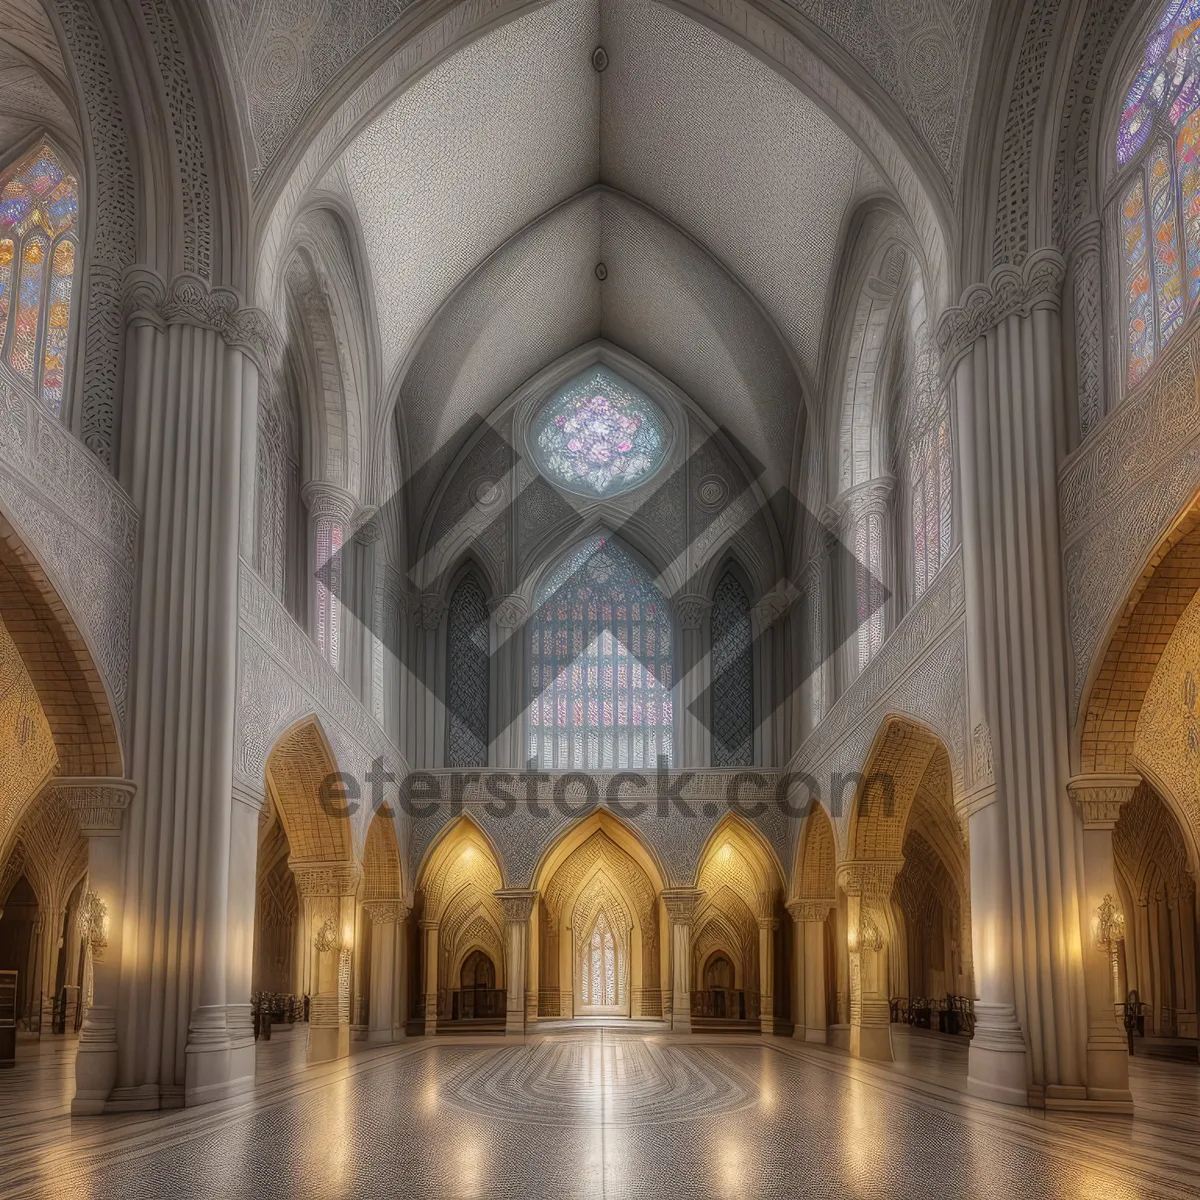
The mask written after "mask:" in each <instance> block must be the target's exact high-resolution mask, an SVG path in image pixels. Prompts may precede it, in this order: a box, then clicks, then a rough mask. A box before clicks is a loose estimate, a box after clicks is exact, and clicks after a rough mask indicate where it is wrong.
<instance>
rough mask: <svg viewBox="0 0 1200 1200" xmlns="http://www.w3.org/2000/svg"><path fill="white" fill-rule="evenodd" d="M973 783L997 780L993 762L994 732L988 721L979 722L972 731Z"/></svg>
mask: <svg viewBox="0 0 1200 1200" xmlns="http://www.w3.org/2000/svg"><path fill="white" fill-rule="evenodd" d="M971 769H972V776H971V779H972V782H973V783H975V784H982V783H991V782H992V781H993V780H994V779H995V764H994V762H993V760H992V731H991V730H990V729H989V728H988V726H987V722H986V721H979V722H977V723H976V725H975V728H974V729H973V730H972V731H971Z"/></svg>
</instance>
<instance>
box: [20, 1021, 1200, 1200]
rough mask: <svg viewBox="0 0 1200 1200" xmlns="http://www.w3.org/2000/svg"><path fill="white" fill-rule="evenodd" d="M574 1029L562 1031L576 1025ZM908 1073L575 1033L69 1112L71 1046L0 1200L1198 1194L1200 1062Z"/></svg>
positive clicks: (287, 1046)
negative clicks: (986, 1077)
mask: <svg viewBox="0 0 1200 1200" xmlns="http://www.w3.org/2000/svg"><path fill="white" fill-rule="evenodd" d="M564 1024H565V1023H564ZM896 1046H897V1062H896V1063H894V1064H892V1065H890V1066H886V1067H884V1066H876V1065H872V1064H865V1063H861V1062H855V1061H852V1060H851V1059H849V1058H847V1057H846V1056H845V1055H844V1054H841V1053H839V1052H837V1051H834V1050H828V1049H826V1048H824V1047H820V1046H811V1045H805V1044H803V1043H797V1042H793V1041H791V1040H789V1039H785V1038H769V1039H762V1038H743V1037H732V1038H731V1037H721V1036H696V1037H692V1038H688V1039H676V1038H671V1037H670V1036H668V1035H665V1034H664V1033H662V1032H659V1031H657V1030H653V1031H647V1030H638V1029H632V1028H630V1027H629V1026H628V1025H626V1026H625V1027H623V1028H622V1027H620V1026H617V1025H610V1026H607V1027H606V1026H603V1025H595V1026H590V1027H588V1028H579V1027H575V1028H569V1027H564V1025H563V1024H560V1025H558V1026H557V1027H556V1028H553V1029H550V1030H547V1031H540V1032H539V1033H537V1034H536V1035H531V1036H530V1037H529V1038H528V1039H526V1041H525V1042H524V1043H523V1044H521V1043H514V1042H511V1041H504V1040H501V1039H498V1038H472V1037H466V1036H464V1037H458V1038H429V1039H427V1038H413V1039H410V1040H408V1041H406V1042H404V1043H402V1044H400V1045H398V1046H385V1047H367V1046H363V1045H358V1044H356V1046H355V1053H354V1054H353V1055H352V1057H351V1059H350V1060H349V1061H348V1062H343V1063H338V1064H328V1065H326V1066H323V1067H319V1068H307V1067H305V1065H304V1043H303V1030H301V1029H297V1030H294V1031H287V1032H284V1033H283V1034H282V1035H279V1034H277V1036H276V1037H275V1038H273V1039H272V1041H271V1042H269V1043H260V1046H259V1069H258V1082H257V1086H256V1089H255V1092H254V1094H253V1095H252V1096H247V1097H241V1098H239V1099H236V1100H231V1101H226V1102H223V1103H221V1104H214V1105H208V1106H205V1107H201V1108H196V1109H188V1110H177V1111H174V1112H157V1113H143V1114H129V1115H126V1116H120V1117H102V1118H86V1119H77V1120H74V1121H72V1120H71V1118H70V1116H69V1115H68V1113H67V1105H68V1104H69V1100H70V1090H71V1086H70V1085H71V1078H70V1077H71V1067H72V1061H73V1057H74V1053H73V1049H72V1047H71V1044H70V1043H62V1042H57V1043H47V1044H45V1045H43V1046H41V1047H38V1046H35V1045H32V1044H23V1045H22V1046H21V1047H20V1048H19V1056H20V1065H19V1066H18V1068H17V1070H16V1071H13V1072H5V1073H4V1074H3V1075H2V1076H0V1121H2V1125H0V1128H3V1129H4V1131H5V1137H4V1140H3V1145H4V1149H5V1153H4V1155H3V1156H0V1195H4V1196H6V1197H9V1196H19V1195H45V1196H51V1195H53V1196H68V1197H76V1196H79V1197H84V1196H86V1197H110V1196H121V1197H123V1198H129V1200H134V1198H137V1197H159V1196H164V1197H165V1196H169V1197H171V1198H172V1200H176V1198H182V1197H188V1196H200V1195H220V1196H245V1197H255V1198H257V1197H276V1196H278V1197H281V1198H282V1197H288V1198H293V1197H306V1196H313V1197H325V1196H340V1195H351V1194H353V1195H380V1196H383V1195H397V1196H403V1197H442V1196H462V1197H468V1196H487V1197H499V1198H503V1197H509V1196H511V1197H525V1196H530V1197H541V1196H547V1197H568V1196H580V1197H584V1196H586V1197H619V1196H670V1197H687V1196H696V1197H700V1196H722V1197H740V1196H745V1197H755V1198H757V1197H770V1196H780V1197H785V1196H786V1197H791V1196H796V1195H798V1194H804V1195H812V1196H835V1195H836V1196H838V1197H845V1196H858V1195H864V1194H873V1195H888V1196H896V1197H899V1196H913V1197H916V1196H920V1197H929V1196H936V1197H959V1196H980V1197H989V1196H1004V1197H1010V1196H1021V1197H1026V1196H1030V1197H1034V1196H1046V1197H1049V1196H1055V1197H1058V1196H1067V1197H1080V1198H1081V1200H1082V1198H1084V1197H1086V1198H1089V1200H1090V1198H1092V1197H1096V1196H1103V1197H1104V1198H1105V1200H1123V1198H1126V1197H1130V1198H1132V1197H1150V1196H1194V1195H1196V1193H1197V1191H1198V1190H1200V1136H1198V1135H1200V1069H1198V1068H1197V1067H1196V1065H1195V1064H1190V1065H1189V1064H1186V1063H1175V1062H1166V1061H1155V1060H1145V1059H1140V1058H1137V1059H1134V1060H1133V1062H1132V1064H1131V1065H1132V1071H1133V1078H1134V1087H1135V1098H1136V1101H1137V1104H1138V1110H1139V1111H1138V1115H1137V1116H1136V1117H1134V1118H1132V1119H1131V1118H1116V1117H1110V1118H1095V1117H1083V1116H1060V1115H1047V1114H1045V1113H1037V1112H1032V1111H1028V1110H1022V1109H1008V1108H1004V1107H1001V1106H997V1105H992V1104H988V1103H985V1102H983V1101H978V1100H975V1099H973V1098H971V1097H968V1096H967V1095H966V1094H965V1092H964V1090H963V1088H964V1085H965V1079H966V1046H965V1043H961V1042H956V1041H953V1040H950V1039H945V1038H938V1037H932V1036H922V1035H920V1034H918V1033H915V1032H912V1031H908V1030H905V1029H898V1030H897V1032H896Z"/></svg>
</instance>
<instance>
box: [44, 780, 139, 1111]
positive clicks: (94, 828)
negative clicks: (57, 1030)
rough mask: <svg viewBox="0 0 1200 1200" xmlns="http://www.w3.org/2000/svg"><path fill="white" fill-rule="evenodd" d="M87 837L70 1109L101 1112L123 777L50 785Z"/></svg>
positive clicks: (110, 1029) (114, 1000)
mask: <svg viewBox="0 0 1200 1200" xmlns="http://www.w3.org/2000/svg"><path fill="white" fill-rule="evenodd" d="M52 786H53V787H54V788H55V789H57V790H58V791H59V793H60V795H62V796H63V797H64V799H65V800H66V803H67V806H68V807H69V808H70V809H71V810H72V811H73V812H74V813H75V819H76V821H78V822H79V832H80V833H82V834H83V836H84V837H85V838H87V843H88V874H87V891H86V892H85V893H84V895H83V899H82V901H81V902H80V924H81V926H82V927H83V929H84V931H85V935H86V937H87V943H88V951H89V954H90V956H91V963H92V996H91V1005H90V1006H89V1007H88V1010H87V1012H86V1013H85V1014H84V1017H83V1027H82V1028H81V1029H80V1031H79V1050H78V1053H77V1054H76V1056H75V1098H74V1099H73V1100H72V1101H71V1112H72V1113H79V1114H86V1113H100V1112H103V1111H104V1109H105V1105H106V1103H107V1101H108V1099H109V1097H110V1095H111V1094H112V1090H113V1086H114V1085H115V1083H116V1081H117V1051H118V1044H117V1005H118V1003H119V989H120V975H121V930H122V924H123V921H122V915H123V914H122V899H123V887H122V881H123V874H124V847H123V845H122V841H121V826H122V823H123V821H124V817H125V810H126V809H127V808H128V807H129V803H130V801H131V800H132V799H133V795H134V791H135V788H134V785H133V783H132V782H131V781H130V780H127V779H58V780H55V781H54V783H53V785H52Z"/></svg>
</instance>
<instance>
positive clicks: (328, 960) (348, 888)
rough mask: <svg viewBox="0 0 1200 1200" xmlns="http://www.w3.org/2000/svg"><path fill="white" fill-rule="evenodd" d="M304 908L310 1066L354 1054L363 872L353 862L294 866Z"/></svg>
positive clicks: (290, 863) (293, 869)
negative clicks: (353, 986) (354, 976)
mask: <svg viewBox="0 0 1200 1200" xmlns="http://www.w3.org/2000/svg"><path fill="white" fill-rule="evenodd" d="M288 866H289V867H291V869H292V874H293V875H294V876H295V878H296V891H297V892H298V893H299V895H300V903H301V905H302V906H303V913H302V915H301V920H302V921H303V922H304V926H305V934H306V936H305V950H306V953H307V955H308V957H309V962H310V967H309V988H310V991H309V1006H308V1061H309V1062H310V1063H318V1062H328V1061H329V1060H331V1059H335V1058H345V1057H346V1056H347V1055H348V1054H349V1053H350V982H351V973H352V967H353V954H354V917H355V907H356V906H355V899H354V898H355V895H356V894H357V892H358V886H359V880H360V876H361V872H360V870H359V866H358V864H357V863H354V862H305V861H300V862H293V861H291V860H289V862H288Z"/></svg>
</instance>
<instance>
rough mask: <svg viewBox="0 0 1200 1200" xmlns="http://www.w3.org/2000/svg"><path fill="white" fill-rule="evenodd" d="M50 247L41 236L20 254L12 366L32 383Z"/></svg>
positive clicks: (27, 241) (34, 237)
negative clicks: (19, 277) (19, 278)
mask: <svg viewBox="0 0 1200 1200" xmlns="http://www.w3.org/2000/svg"><path fill="white" fill-rule="evenodd" d="M49 249H50V243H49V242H48V241H47V240H46V238H44V237H43V236H42V235H41V234H33V235H31V236H29V237H27V238H26V239H25V248H24V250H23V251H22V253H21V280H20V283H19V284H18V285H17V313H16V318H15V320H14V322H13V331H12V348H11V350H10V351H9V359H8V361H9V363H10V364H11V366H12V369H13V370H14V371H16V373H17V374H18V375H23V376H24V377H25V378H26V379H29V380H30V381H32V380H33V379H34V376H35V371H36V369H37V366H36V364H37V339H38V320H39V318H40V316H41V312H42V294H43V292H44V291H45V287H46V255H47V254H48V252H49Z"/></svg>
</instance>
